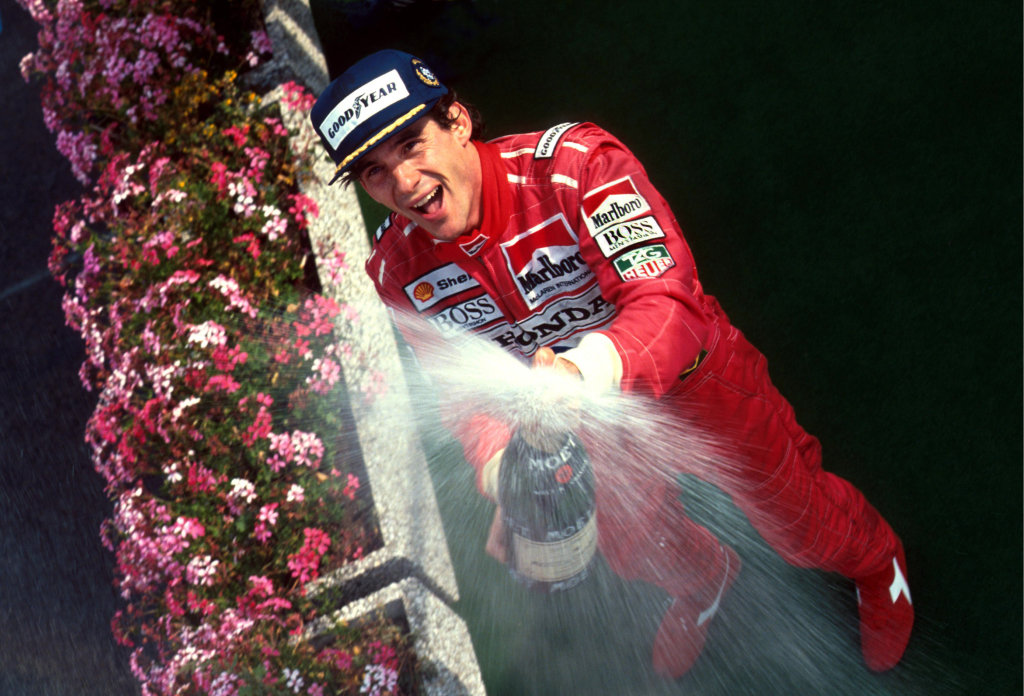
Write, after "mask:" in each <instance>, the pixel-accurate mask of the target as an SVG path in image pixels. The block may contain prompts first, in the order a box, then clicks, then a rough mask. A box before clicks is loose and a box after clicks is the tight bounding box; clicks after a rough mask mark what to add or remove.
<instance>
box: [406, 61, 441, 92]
mask: <svg viewBox="0 0 1024 696" xmlns="http://www.w3.org/2000/svg"><path fill="white" fill-rule="evenodd" d="M412 69H413V70H415V71H416V77H418V78H420V82H422V83H423V84H425V85H427V86H428V87H440V86H441V83H440V82H438V80H437V78H436V77H434V73H433V72H431V71H430V68H428V67H427V66H426V65H424V64H423V61H422V60H420V59H419V58H413V59H412Z"/></svg>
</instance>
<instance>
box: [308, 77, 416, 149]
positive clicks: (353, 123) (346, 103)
mask: <svg viewBox="0 0 1024 696" xmlns="http://www.w3.org/2000/svg"><path fill="white" fill-rule="evenodd" d="M408 96H409V90H408V89H407V88H406V86H405V83H404V82H403V81H402V77H401V76H400V75H399V74H398V71H397V70H391V71H389V72H386V73H384V74H383V75H381V76H380V77H378V78H376V79H374V80H371V81H370V82H367V83H366V84H365V85H363V86H362V87H359V88H358V89H356V90H354V91H353V92H351V93H350V94H347V95H346V96H345V97H343V98H342V99H341V101H339V102H338V105H337V106H335V107H334V108H333V109H332V110H331V113H329V114H327V118H325V119H324V120H323V121H321V122H320V126H319V130H320V132H321V133H323V135H324V137H326V138H327V142H328V143H330V144H331V147H333V148H334V149H335V150H337V149H338V146H339V145H340V144H341V141H343V140H344V139H345V138H346V137H347V136H348V134H349V133H351V132H352V131H354V130H355V129H356V128H358V127H359V125H360V124H362V123H365V122H366V121H367V120H369V119H370V118H371V117H372V116H374V115H376V114H378V113H380V112H381V111H383V110H384V109H386V108H387V107H389V106H391V105H392V104H396V103H398V102H400V101H402V100H403V99H405V98H406V97H408Z"/></svg>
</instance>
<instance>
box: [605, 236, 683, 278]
mask: <svg viewBox="0 0 1024 696" xmlns="http://www.w3.org/2000/svg"><path fill="white" fill-rule="evenodd" d="M612 263H613V265H614V266H615V270H616V272H618V274H619V277H620V278H622V280H624V281H629V280H641V279H643V278H657V277H658V276H660V275H661V274H662V273H664V272H665V271H667V270H668V269H670V268H672V267H673V266H675V265H676V262H675V260H674V259H673V258H672V254H670V253H668V249H666V248H665V245H664V244H654V245H651V246H646V247H640V248H639V249H634V250H633V251H627V252H626V253H625V254H623V255H622V256H620V257H619V258H617V259H615V260H614V261H613V262H612Z"/></svg>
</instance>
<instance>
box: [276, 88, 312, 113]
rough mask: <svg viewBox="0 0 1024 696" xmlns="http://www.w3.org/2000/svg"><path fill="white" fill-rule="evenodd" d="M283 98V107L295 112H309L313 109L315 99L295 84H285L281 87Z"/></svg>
mask: <svg viewBox="0 0 1024 696" xmlns="http://www.w3.org/2000/svg"><path fill="white" fill-rule="evenodd" d="M281 88H282V89H283V90H284V96H283V97H282V99H281V102H282V103H283V104H284V105H285V107H287V108H289V109H293V110H295V111H309V110H310V109H312V108H313V104H314V102H316V98H315V97H314V96H313V95H312V94H310V93H309V92H307V91H306V88H305V87H303V86H302V85H299V84H296V83H295V82H285V83H284V84H283V85H281Z"/></svg>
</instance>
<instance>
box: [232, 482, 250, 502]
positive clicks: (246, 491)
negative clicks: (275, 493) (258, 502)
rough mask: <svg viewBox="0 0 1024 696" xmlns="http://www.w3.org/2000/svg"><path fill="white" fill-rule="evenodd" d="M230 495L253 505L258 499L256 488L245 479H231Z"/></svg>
mask: <svg viewBox="0 0 1024 696" xmlns="http://www.w3.org/2000/svg"><path fill="white" fill-rule="evenodd" d="M229 495H230V496H231V497H232V498H237V499H239V500H244V501H245V502H246V503H251V502H252V501H254V500H255V499H256V486H254V485H253V484H252V482H251V481H246V480H245V479H241V478H236V479H231V493H230V494H229Z"/></svg>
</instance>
